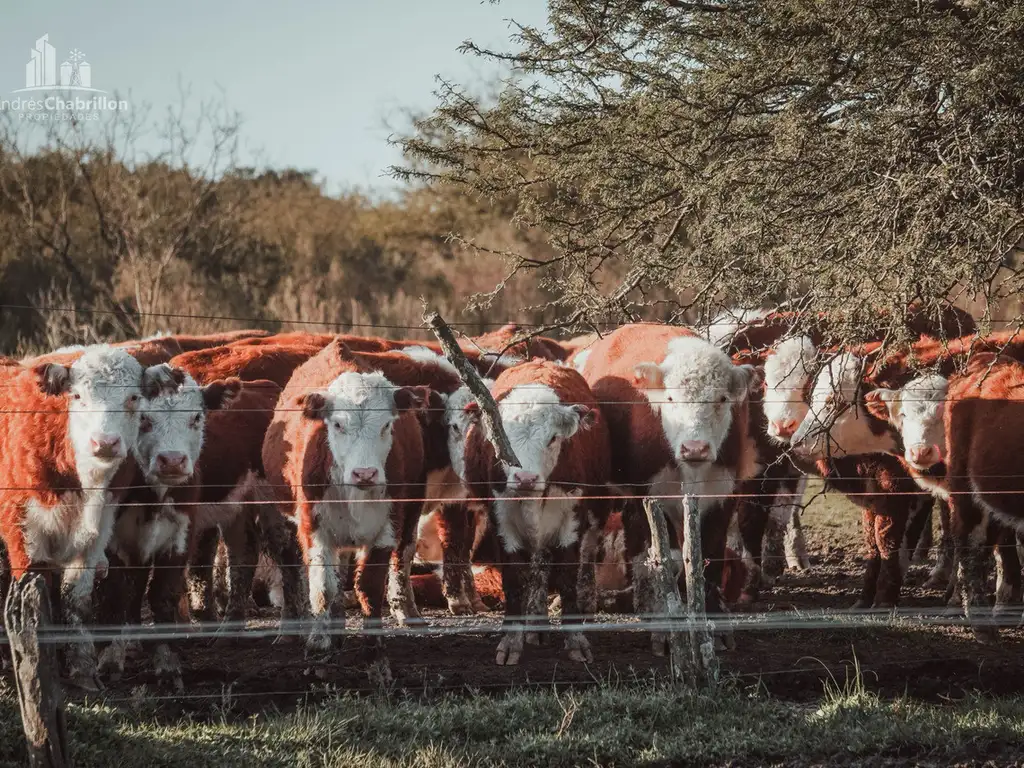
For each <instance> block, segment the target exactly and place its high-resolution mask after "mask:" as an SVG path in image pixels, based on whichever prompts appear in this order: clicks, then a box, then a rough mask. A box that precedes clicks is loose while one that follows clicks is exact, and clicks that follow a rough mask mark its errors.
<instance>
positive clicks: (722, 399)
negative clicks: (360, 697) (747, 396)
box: [718, 395, 729, 405]
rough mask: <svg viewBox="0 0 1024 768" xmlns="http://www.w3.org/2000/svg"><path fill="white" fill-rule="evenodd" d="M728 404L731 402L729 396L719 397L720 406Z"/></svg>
mask: <svg viewBox="0 0 1024 768" xmlns="http://www.w3.org/2000/svg"><path fill="white" fill-rule="evenodd" d="M727 402H729V397H728V396H727V395H719V396H718V404H719V405H725V404H726V403H727Z"/></svg>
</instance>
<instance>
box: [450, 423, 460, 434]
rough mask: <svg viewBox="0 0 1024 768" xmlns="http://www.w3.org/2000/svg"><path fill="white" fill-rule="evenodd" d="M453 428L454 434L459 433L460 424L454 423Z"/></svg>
mask: <svg viewBox="0 0 1024 768" xmlns="http://www.w3.org/2000/svg"><path fill="white" fill-rule="evenodd" d="M451 430H452V434H453V435H457V434H459V425H458V424H452V425H451Z"/></svg>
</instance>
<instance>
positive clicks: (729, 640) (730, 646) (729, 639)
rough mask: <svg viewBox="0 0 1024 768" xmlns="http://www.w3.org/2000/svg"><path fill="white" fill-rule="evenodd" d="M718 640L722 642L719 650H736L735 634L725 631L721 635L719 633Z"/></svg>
mask: <svg viewBox="0 0 1024 768" xmlns="http://www.w3.org/2000/svg"><path fill="white" fill-rule="evenodd" d="M718 640H719V642H721V644H722V647H721V648H720V649H719V650H723V651H735V650H736V635H734V634H733V633H732V632H726V633H724V634H722V635H719V636H718Z"/></svg>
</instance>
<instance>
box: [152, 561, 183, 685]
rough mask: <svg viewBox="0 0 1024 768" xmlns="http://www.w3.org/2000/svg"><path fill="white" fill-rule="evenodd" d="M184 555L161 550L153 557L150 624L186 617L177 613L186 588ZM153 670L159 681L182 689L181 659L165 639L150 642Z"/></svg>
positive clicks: (163, 625) (170, 622) (160, 624)
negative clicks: (151, 618) (151, 622)
mask: <svg viewBox="0 0 1024 768" xmlns="http://www.w3.org/2000/svg"><path fill="white" fill-rule="evenodd" d="M185 568H186V557H185V554H184V553H180V554H179V553H176V552H174V553H161V554H158V555H157V556H156V557H155V558H154V559H153V578H152V579H150V582H149V609H150V610H151V611H152V612H153V624H154V625H155V626H156V627H158V628H165V629H171V628H172V627H175V626H177V625H179V624H181V623H182V622H184V621H185V617H184V616H182V615H181V613H180V610H179V608H180V606H181V602H182V601H181V598H182V596H183V595H184V594H185V593H186V591H187V586H186V581H185ZM152 654H153V671H154V672H155V673H156V676H157V679H158V680H160V681H161V682H167V683H169V684H170V685H171V686H172V687H173V688H174V689H175V690H176V691H178V692H179V693H181V692H182V691H184V690H185V685H184V682H183V681H182V679H181V662H180V661H179V659H178V654H177V653H175V652H174V651H173V650H172V648H171V642H170V641H168V640H157V641H156V642H154V643H152Z"/></svg>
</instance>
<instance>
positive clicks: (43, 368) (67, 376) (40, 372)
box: [32, 363, 71, 396]
mask: <svg viewBox="0 0 1024 768" xmlns="http://www.w3.org/2000/svg"><path fill="white" fill-rule="evenodd" d="M32 370H33V371H34V372H35V375H36V379H37V380H38V381H39V389H40V390H42V392H43V393H44V394H47V395H54V396H57V395H65V394H67V393H68V391H70V389H71V369H70V368H68V366H66V365H58V364H57V363H43V364H42V365H37V366H36V367H35V368H33V369H32Z"/></svg>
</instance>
